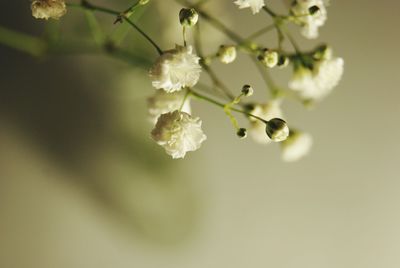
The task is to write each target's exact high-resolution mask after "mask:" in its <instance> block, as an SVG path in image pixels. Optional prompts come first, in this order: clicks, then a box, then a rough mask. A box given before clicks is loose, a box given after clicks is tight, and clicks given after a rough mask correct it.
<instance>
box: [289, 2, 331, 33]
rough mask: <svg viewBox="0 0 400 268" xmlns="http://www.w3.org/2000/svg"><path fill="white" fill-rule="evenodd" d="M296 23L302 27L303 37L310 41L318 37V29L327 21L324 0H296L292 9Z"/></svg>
mask: <svg viewBox="0 0 400 268" xmlns="http://www.w3.org/2000/svg"><path fill="white" fill-rule="evenodd" d="M291 11H292V13H293V15H294V16H296V21H298V22H299V24H300V25H301V26H302V31H301V33H302V35H303V36H304V37H306V38H308V39H315V38H317V37H318V28H319V27H321V26H323V25H324V24H325V21H326V20H327V12H326V7H325V4H324V1H323V0H296V2H295V4H294V5H293V6H292V9H291Z"/></svg>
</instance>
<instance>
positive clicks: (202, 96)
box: [190, 89, 268, 123]
mask: <svg viewBox="0 0 400 268" xmlns="http://www.w3.org/2000/svg"><path fill="white" fill-rule="evenodd" d="M190 94H191V95H193V96H195V97H197V98H199V99H201V100H204V101H207V102H209V103H212V104H214V105H216V106H219V107H221V108H223V109H224V108H225V107H226V105H225V104H223V103H222V102H219V101H216V100H214V99H212V98H209V97H207V96H204V95H202V94H200V93H197V92H195V91H193V90H192V89H190ZM230 110H232V111H235V112H237V113H241V114H244V115H247V116H249V117H253V118H255V119H257V120H260V121H262V122H264V123H268V121H266V120H264V119H262V118H261V117H259V116H256V115H254V114H251V113H248V112H246V111H243V110H240V109H237V108H234V107H230Z"/></svg>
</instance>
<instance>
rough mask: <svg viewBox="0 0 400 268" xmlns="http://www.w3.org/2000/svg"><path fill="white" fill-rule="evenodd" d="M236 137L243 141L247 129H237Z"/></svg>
mask: <svg viewBox="0 0 400 268" xmlns="http://www.w3.org/2000/svg"><path fill="white" fill-rule="evenodd" d="M236 135H237V136H238V137H239V138H240V139H245V138H246V137H247V129H245V128H239V130H238V131H237V132H236Z"/></svg>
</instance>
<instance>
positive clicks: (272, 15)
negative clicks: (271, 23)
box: [263, 6, 277, 18]
mask: <svg viewBox="0 0 400 268" xmlns="http://www.w3.org/2000/svg"><path fill="white" fill-rule="evenodd" d="M263 10H264V11H265V12H267V13H268V14H269V15H270V16H271V17H273V18H275V17H276V16H277V15H276V13H275V12H273V11H272V10H271V9H270V8H269V7H267V6H263Z"/></svg>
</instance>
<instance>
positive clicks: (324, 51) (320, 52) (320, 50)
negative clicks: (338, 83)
mask: <svg viewBox="0 0 400 268" xmlns="http://www.w3.org/2000/svg"><path fill="white" fill-rule="evenodd" d="M332 53H333V52H332V48H331V47H330V46H328V45H325V44H324V45H320V46H319V47H317V49H315V51H314V54H313V58H314V59H315V60H327V59H331V58H332Z"/></svg>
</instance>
